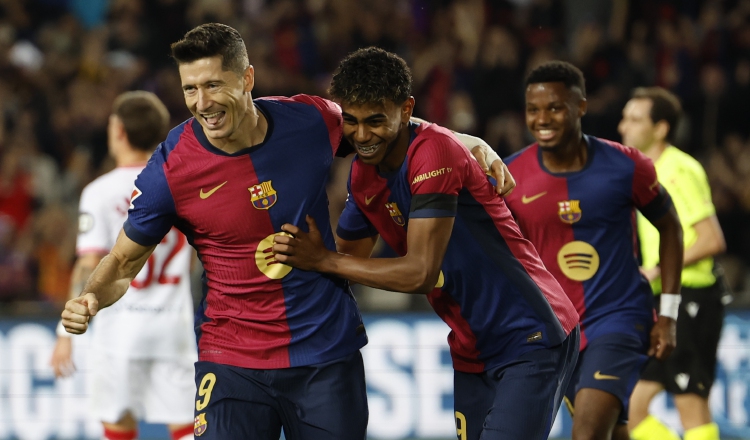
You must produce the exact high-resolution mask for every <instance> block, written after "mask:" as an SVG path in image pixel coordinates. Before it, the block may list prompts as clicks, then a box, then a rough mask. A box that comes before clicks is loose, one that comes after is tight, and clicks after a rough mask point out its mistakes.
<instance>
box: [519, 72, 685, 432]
mask: <svg viewBox="0 0 750 440" xmlns="http://www.w3.org/2000/svg"><path fill="white" fill-rule="evenodd" d="M586 108H587V103H586V99H585V98H584V97H583V94H582V93H581V90H579V89H578V88H577V87H571V88H570V89H569V88H567V87H566V86H565V84H564V83H562V82H548V83H535V84H530V85H529V86H528V87H527V88H526V126H527V127H528V129H529V131H530V132H531V134H532V135H533V136H534V138H535V139H536V140H537V142H538V143H539V146H540V148H541V149H542V161H543V163H544V166H545V167H546V168H547V169H548V170H549V171H551V172H553V173H565V172H576V171H580V170H582V169H583V167H584V166H585V165H586V161H587V160H588V148H587V145H586V141H585V140H584V138H583V132H582V131H581V118H582V117H583V116H584V115H585V114H586ZM652 223H653V224H654V226H655V227H656V228H657V229H658V230H659V234H660V237H661V241H660V243H659V255H660V259H661V260H660V261H661V270H662V275H663V284H662V287H663V291H664V292H668V293H677V292H679V291H680V290H679V289H680V273H681V271H682V252H683V247H682V227H681V226H680V222H679V219H678V217H677V213H676V211H675V210H674V208H671V209H670V211H669V212H668V213H667V214H665V215H664V216H662V217H661V218H660V219H659V220H657V221H655V222H652ZM667 272H668V274H667ZM675 343H676V330H675V320H673V319H671V318H667V317H665V316H660V317H659V319H658V321H657V322H656V324H655V325H654V327H653V329H652V331H651V343H650V347H649V350H648V355H649V356H655V357H656V358H657V359H666V358H667V356H669V354H670V353H671V352H672V350H674V347H675ZM574 405H575V417H574V418H573V439H574V440H583V439H616V440H626V439H628V438H629V437H628V432H627V426H626V425H623V424H617V418H618V416H619V414H620V412H621V411H622V403H621V402H620V400H619V399H618V398H617V397H615V396H614V395H612V394H610V393H607V392H605V391H602V390H597V389H593V388H583V389H581V390H579V391H578V393H577V394H576V397H575V402H574Z"/></svg>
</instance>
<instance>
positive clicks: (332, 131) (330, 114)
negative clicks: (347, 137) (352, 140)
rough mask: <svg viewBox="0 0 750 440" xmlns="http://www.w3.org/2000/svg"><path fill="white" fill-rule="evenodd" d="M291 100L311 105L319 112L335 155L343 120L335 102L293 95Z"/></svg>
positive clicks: (318, 97)
mask: <svg viewBox="0 0 750 440" xmlns="http://www.w3.org/2000/svg"><path fill="white" fill-rule="evenodd" d="M291 99H292V100H293V101H296V102H301V103H304V104H309V105H312V106H314V107H315V108H317V109H318V111H320V114H321V115H322V116H323V121H325V124H326V127H328V137H329V139H330V141H331V151H332V154H333V155H336V152H337V150H338V148H339V145H340V143H341V136H342V135H343V124H344V120H343V118H342V117H341V107H340V106H339V105H338V104H336V103H335V102H333V101H329V100H327V99H324V98H321V97H320V96H313V95H294V96H292V98H291Z"/></svg>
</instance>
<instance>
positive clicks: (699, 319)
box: [641, 282, 726, 398]
mask: <svg viewBox="0 0 750 440" xmlns="http://www.w3.org/2000/svg"><path fill="white" fill-rule="evenodd" d="M725 293H726V291H725V289H724V286H723V284H722V283H721V282H717V283H716V284H714V285H713V286H710V287H705V288H701V289H691V288H688V287H683V288H682V302H681V303H680V311H679V314H678V315H677V347H676V348H675V350H674V352H672V354H671V355H670V356H669V358H668V359H667V360H665V361H663V362H662V361H657V360H656V359H654V358H650V359H649V361H648V363H647V364H646V367H645V368H644V369H643V373H642V374H641V379H642V380H650V381H653V382H659V383H661V384H662V385H663V386H664V388H665V389H666V390H667V391H668V392H670V393H672V394H686V393H692V394H697V395H699V396H701V397H706V398H707V397H708V394H709V392H710V391H711V386H712V385H713V383H714V377H715V375H716V348H717V347H718V345H719V338H720V337H721V326H722V323H723V322H724V303H723V302H722V299H723V297H724V295H725ZM657 298H658V297H657Z"/></svg>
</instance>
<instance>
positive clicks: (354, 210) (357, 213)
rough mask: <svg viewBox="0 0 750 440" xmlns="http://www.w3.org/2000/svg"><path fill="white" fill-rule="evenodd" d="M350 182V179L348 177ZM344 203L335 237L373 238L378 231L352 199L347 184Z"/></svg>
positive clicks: (348, 184)
mask: <svg viewBox="0 0 750 440" xmlns="http://www.w3.org/2000/svg"><path fill="white" fill-rule="evenodd" d="M350 182H351V177H350ZM347 190H348V191H347V196H346V203H345V204H344V212H342V213H341V217H339V224H338V227H337V228H336V235H338V236H339V237H341V238H343V239H344V240H350V241H354V240H361V239H363V238H368V237H374V236H376V235H378V230H377V229H375V226H373V225H372V223H370V221H369V220H368V219H367V217H366V216H365V214H364V213H363V212H362V211H361V210H360V209H359V207H358V206H357V203H356V202H355V201H354V197H352V192H351V185H350V183H347Z"/></svg>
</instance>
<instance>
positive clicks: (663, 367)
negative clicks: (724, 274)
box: [618, 87, 727, 440]
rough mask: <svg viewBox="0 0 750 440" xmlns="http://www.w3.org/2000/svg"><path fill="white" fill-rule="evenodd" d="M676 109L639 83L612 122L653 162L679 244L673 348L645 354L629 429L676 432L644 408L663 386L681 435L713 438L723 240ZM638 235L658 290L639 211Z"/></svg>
mask: <svg viewBox="0 0 750 440" xmlns="http://www.w3.org/2000/svg"><path fill="white" fill-rule="evenodd" d="M681 113H682V108H681V105H680V101H679V99H678V98H677V97H676V96H675V95H674V94H672V93H670V92H669V91H667V90H666V89H663V88H661V87H645V88H638V89H635V90H634V91H633V94H632V97H631V99H630V101H628V103H627V104H626V105H625V108H624V109H623V111H622V120H621V121H620V124H619V126H618V129H619V131H620V134H621V135H622V139H623V143H625V144H626V145H629V146H633V147H635V148H637V149H639V150H640V151H642V152H643V153H644V154H646V155H647V156H648V157H649V158H650V159H651V160H653V161H654V166H655V167H656V174H657V177H658V179H659V182H661V184H662V185H664V187H665V188H666V189H667V191H669V194H670V195H671V196H672V201H673V202H674V205H675V208H676V209H677V214H678V215H679V217H680V223H681V224H682V230H683V237H684V243H685V253H684V257H683V258H684V259H683V266H684V267H683V269H682V277H681V285H682V302H681V304H680V310H679V315H678V318H677V348H676V349H675V351H674V352H673V353H672V355H671V356H670V357H668V358H667V359H665V360H663V361H659V360H656V359H653V358H651V359H649V361H648V363H647V364H646V366H645V367H644V370H643V372H642V373H641V379H640V381H639V382H638V383H637V384H636V387H635V389H634V390H633V395H632V397H631V403H630V419H629V420H628V429H629V431H630V436H631V437H632V438H633V439H635V440H652V439H653V440H656V439H660V440H666V439H669V440H672V439H679V436H677V434H675V433H674V432H672V431H671V430H669V428H667V427H666V426H665V425H664V424H663V423H662V422H660V421H659V420H658V419H656V418H655V417H653V416H651V415H649V413H648V407H649V404H650V403H651V400H653V398H654V397H655V396H656V395H657V394H658V393H660V392H661V391H663V390H667V391H668V392H669V393H671V394H673V395H674V401H675V405H676V406H677V409H678V411H679V413H680V421H681V422H682V427H683V428H684V429H685V439H686V440H718V439H719V427H718V425H716V424H715V423H713V421H712V417H711V411H710V409H709V406H708V396H709V393H710V391H711V386H712V385H713V382H714V377H715V374H716V349H717V347H718V345H719V338H720V336H721V326H722V323H723V321H724V300H725V297H726V294H727V292H725V290H724V284H723V283H722V282H721V281H720V280H717V277H716V275H715V272H714V258H713V257H714V256H715V255H718V254H720V253H721V252H724V250H725V249H726V243H725V241H724V234H723V232H722V230H721V226H720V225H719V221H718V219H717V218H716V210H715V209H714V205H713V203H712V202H711V190H710V189H709V187H708V179H707V177H706V173H705V171H704V170H703V167H702V166H701V164H700V163H699V162H698V161H697V160H695V159H693V158H692V157H691V156H690V155H688V154H687V153H684V152H682V151H680V150H679V149H677V147H675V146H673V144H672V143H673V142H674V137H675V133H676V132H677V126H678V122H679V119H680V116H681ZM638 235H639V238H640V248H641V256H642V266H641V271H642V273H643V274H644V275H645V276H646V278H647V279H648V280H649V281H650V282H651V286H652V288H653V290H654V292H656V293H658V292H661V270H660V265H659V253H658V247H657V246H656V243H658V242H659V231H657V230H656V229H655V228H654V227H653V226H651V225H650V224H648V222H647V221H646V220H645V219H644V218H643V216H642V215H639V216H638Z"/></svg>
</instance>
